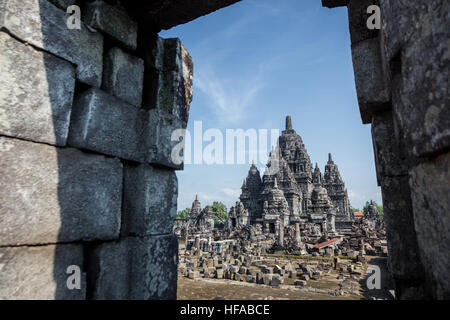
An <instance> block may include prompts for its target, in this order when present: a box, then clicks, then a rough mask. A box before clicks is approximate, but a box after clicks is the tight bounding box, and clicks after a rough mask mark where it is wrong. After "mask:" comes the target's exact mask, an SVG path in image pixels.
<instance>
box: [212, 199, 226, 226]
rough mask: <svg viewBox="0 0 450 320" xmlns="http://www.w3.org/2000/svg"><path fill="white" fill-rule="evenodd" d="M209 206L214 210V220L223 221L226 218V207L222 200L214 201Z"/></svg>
mask: <svg viewBox="0 0 450 320" xmlns="http://www.w3.org/2000/svg"><path fill="white" fill-rule="evenodd" d="M211 208H212V211H213V212H214V216H215V219H216V222H225V220H227V218H228V209H227V206H226V205H224V204H223V203H222V202H218V201H214V202H213V204H212V206H211Z"/></svg>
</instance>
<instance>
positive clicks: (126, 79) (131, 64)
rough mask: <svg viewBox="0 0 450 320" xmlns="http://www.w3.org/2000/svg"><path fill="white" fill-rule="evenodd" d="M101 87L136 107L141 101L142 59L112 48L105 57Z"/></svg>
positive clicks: (142, 84) (142, 83) (142, 82)
mask: <svg viewBox="0 0 450 320" xmlns="http://www.w3.org/2000/svg"><path fill="white" fill-rule="evenodd" d="M104 67H105V70H103V89H104V90H105V91H106V92H108V93H109V94H111V95H113V96H115V97H117V98H119V99H122V100H124V101H125V102H128V103H130V104H132V105H134V106H136V107H140V106H141V103H142V90H143V86H144V60H142V59H139V58H137V57H134V56H132V55H129V54H128V53H125V52H124V51H122V50H121V49H119V48H112V49H110V50H109V51H108V53H107V54H106V57H105V64H104Z"/></svg>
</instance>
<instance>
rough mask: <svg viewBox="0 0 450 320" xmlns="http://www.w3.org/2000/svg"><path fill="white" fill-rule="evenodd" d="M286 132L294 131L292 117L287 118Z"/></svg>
mask: <svg viewBox="0 0 450 320" xmlns="http://www.w3.org/2000/svg"><path fill="white" fill-rule="evenodd" d="M286 130H292V119H291V116H287V117H286Z"/></svg>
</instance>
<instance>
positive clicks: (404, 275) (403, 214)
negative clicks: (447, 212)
mask: <svg viewBox="0 0 450 320" xmlns="http://www.w3.org/2000/svg"><path fill="white" fill-rule="evenodd" d="M381 191H382V195H383V207H384V221H385V223H386V237H387V240H388V247H389V264H390V265H391V273H392V276H393V278H394V281H396V283H397V286H400V285H403V284H404V286H405V288H406V287H411V286H420V285H421V284H422V282H423V280H424V271H423V268H422V264H421V260H420V255H419V248H418V245H417V237H416V232H415V229H414V217H413V212H412V210H413V209H412V204H411V190H410V188H409V184H408V177H407V176H403V177H384V178H383V180H382V184H381ZM398 289H399V290H400V291H401V290H402V289H403V288H398Z"/></svg>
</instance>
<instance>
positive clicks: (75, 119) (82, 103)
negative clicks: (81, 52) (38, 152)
mask: <svg viewBox="0 0 450 320" xmlns="http://www.w3.org/2000/svg"><path fill="white" fill-rule="evenodd" d="M75 100H76V101H75V103H74V107H73V111H72V113H73V115H72V124H71V131H70V132H69V140H68V143H69V145H71V146H75V147H78V148H85V149H88V150H92V151H96V152H100V153H104V154H108V155H112V156H117V157H119V158H122V159H126V160H132V161H136V162H140V163H152V164H160V165H163V166H167V167H170V168H174V169H182V168H183V157H182V154H181V153H180V152H175V151H178V150H179V148H175V147H176V146H180V141H178V140H174V141H172V133H173V132H174V131H175V130H178V129H185V128H186V123H184V122H182V121H180V120H178V119H177V118H175V117H174V116H173V115H170V114H168V113H166V112H163V111H161V110H156V109H153V110H141V109H138V108H136V107H134V106H132V105H130V104H128V103H125V102H123V101H121V100H119V99H117V98H115V97H113V96H110V95H108V94H107V93H105V92H103V91H101V90H98V89H95V88H91V89H89V90H87V91H86V92H84V93H83V94H81V95H80V96H78V97H77V98H76V99H75ZM180 136H181V137H182V138H183V135H182V134H180ZM177 137H178V136H177ZM181 140H182V141H183V139H181ZM183 143H184V142H183ZM183 146H184V144H183ZM174 150H175V151H174ZM173 154H174V155H179V154H181V156H180V157H178V158H177V157H176V156H174V155H173ZM176 160H178V162H176Z"/></svg>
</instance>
